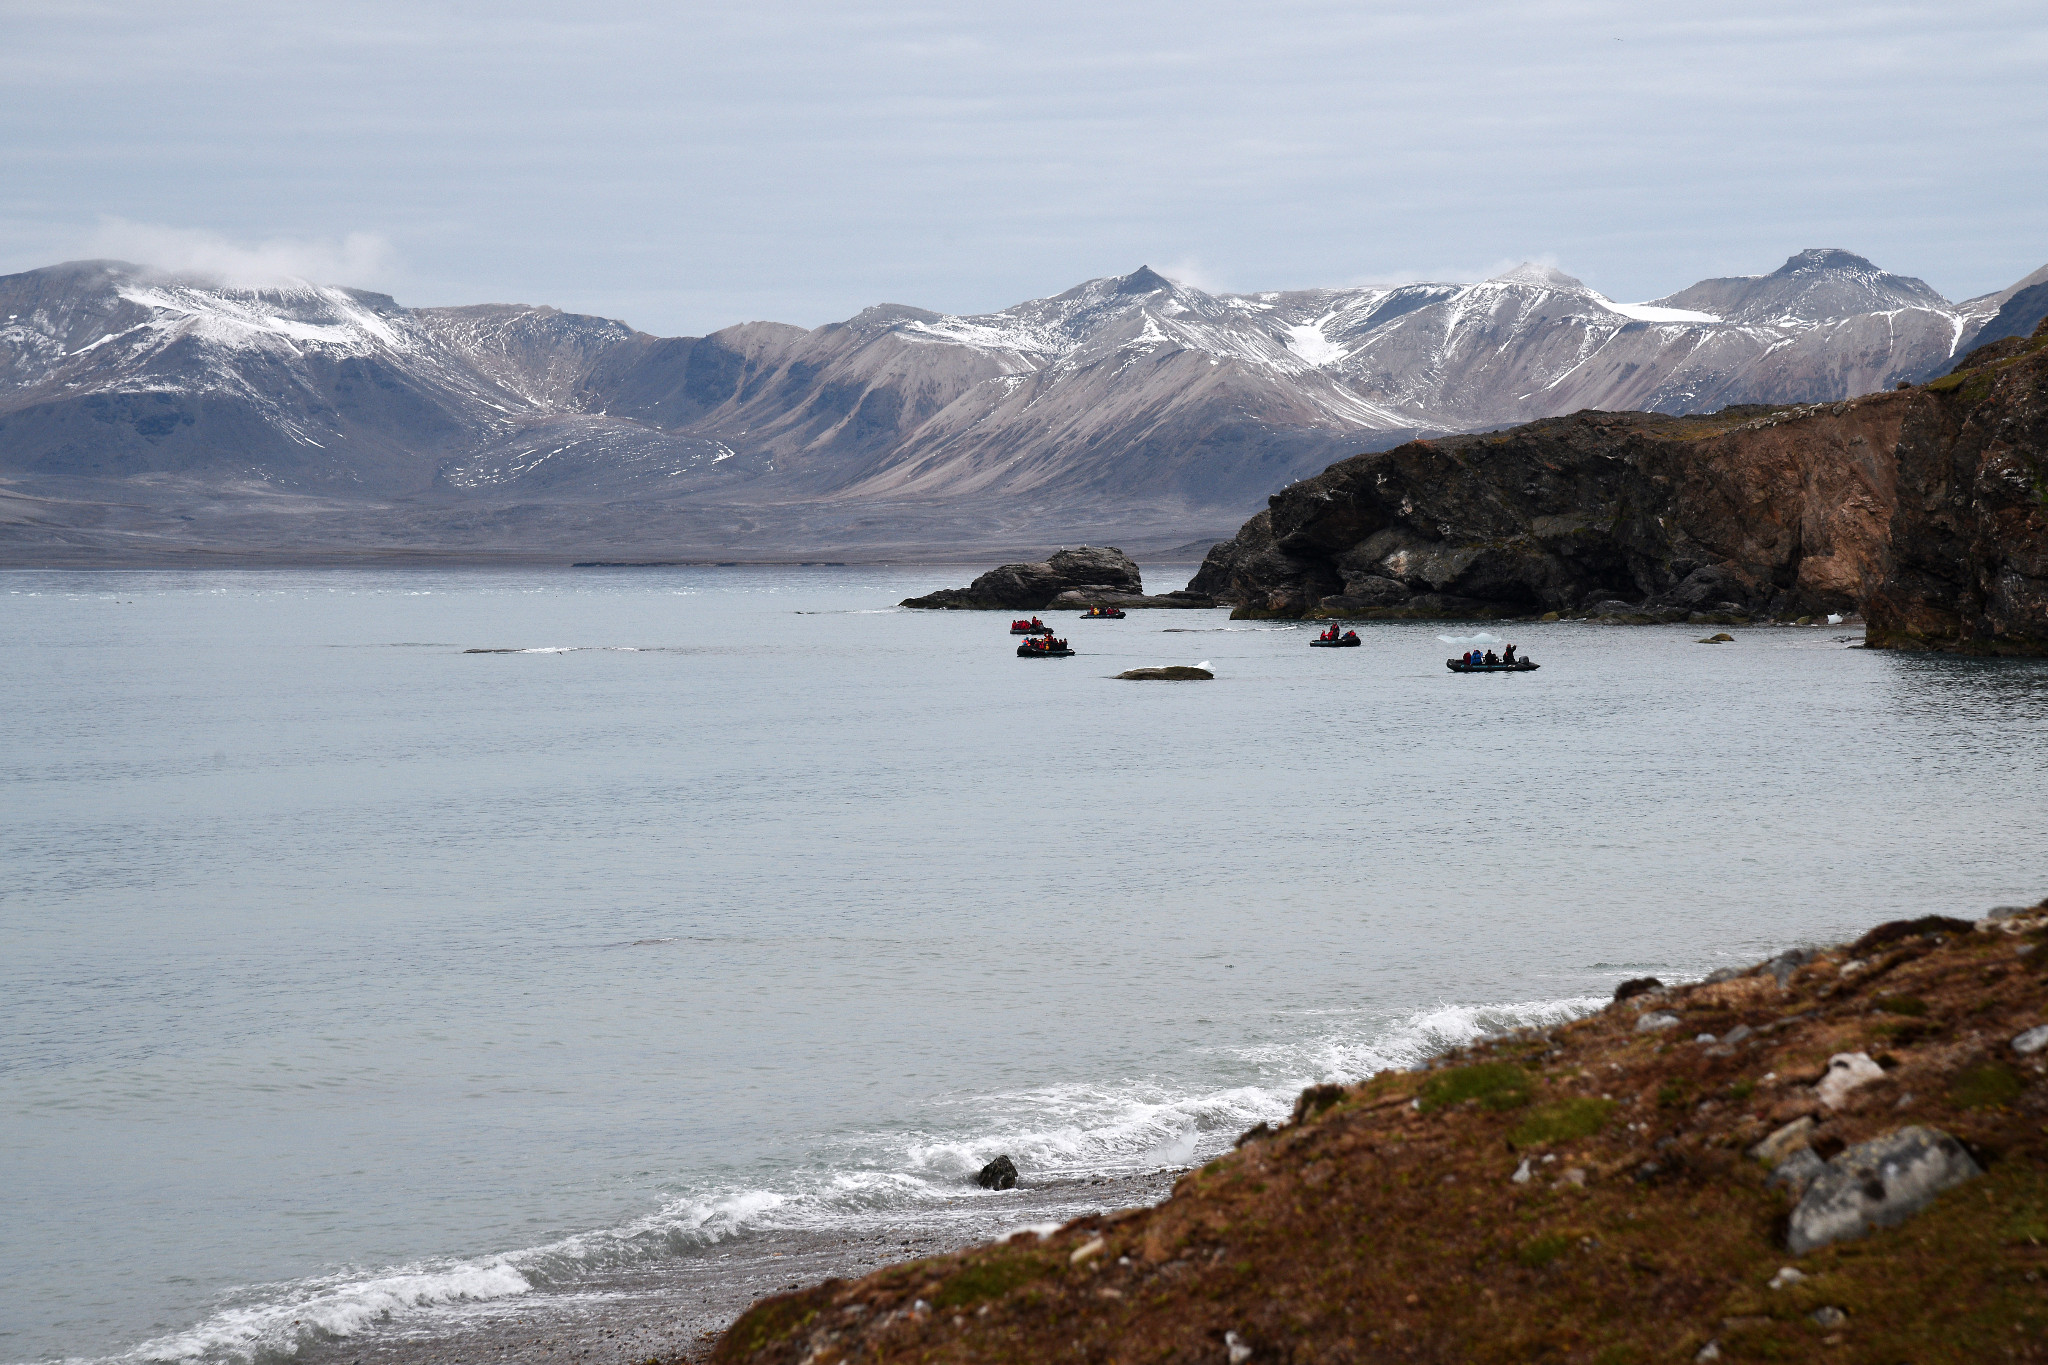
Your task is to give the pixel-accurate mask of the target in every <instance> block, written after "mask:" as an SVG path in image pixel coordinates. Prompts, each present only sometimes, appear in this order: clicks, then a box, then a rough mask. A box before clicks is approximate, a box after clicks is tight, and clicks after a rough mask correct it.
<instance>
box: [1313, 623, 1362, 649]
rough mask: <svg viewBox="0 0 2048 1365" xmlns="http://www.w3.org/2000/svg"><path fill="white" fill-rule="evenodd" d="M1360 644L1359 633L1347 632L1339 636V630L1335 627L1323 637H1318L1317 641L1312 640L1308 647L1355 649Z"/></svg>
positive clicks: (1325, 632)
mask: <svg viewBox="0 0 2048 1365" xmlns="http://www.w3.org/2000/svg"><path fill="white" fill-rule="evenodd" d="M1358 644H1359V639H1358V632H1357V631H1355V630H1347V631H1345V632H1344V633H1343V634H1342V635H1339V634H1338V633H1337V628H1336V627H1335V626H1331V627H1330V628H1329V629H1328V630H1326V631H1324V632H1323V633H1322V634H1321V635H1318V636H1316V638H1315V639H1313V640H1310V641H1309V642H1308V647H1309V648H1310V649H1354V648H1356V647H1357V646H1358Z"/></svg>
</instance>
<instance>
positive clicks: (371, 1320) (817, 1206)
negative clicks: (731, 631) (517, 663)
mask: <svg viewBox="0 0 2048 1365" xmlns="http://www.w3.org/2000/svg"><path fill="white" fill-rule="evenodd" d="M636 946H637V945H636ZM1604 1003H1605V1000H1604V997H1595V996H1585V997H1575V998H1570V999H1561V1000H1543V1001H1528V1002H1520V1003H1511V1004H1496V1005H1457V1004H1444V1005H1439V1006H1435V1007H1433V1008H1430V1009H1426V1010H1419V1011H1415V1012H1413V1013H1410V1014H1407V1015H1404V1016H1398V1017H1391V1018H1390V1017H1388V1016H1386V1015H1384V1014H1374V1013H1369V1012H1365V1011H1359V1012H1356V1013H1351V1012H1347V1011H1332V1012H1326V1013H1327V1014H1335V1015H1337V1016H1338V1017H1339V1018H1340V1019H1342V1020H1343V1022H1339V1023H1337V1024H1336V1026H1334V1027H1324V1028H1321V1029H1318V1030H1315V1031H1310V1032H1304V1033H1303V1034H1302V1035H1301V1036H1298V1037H1296V1038H1294V1039H1291V1040H1287V1041H1283V1042H1275V1043H1270V1044H1264V1045H1259V1046H1255V1047H1246V1048H1233V1049H1224V1050H1221V1051H1220V1052H1219V1053H1218V1054H1217V1055H1219V1056H1221V1057H1224V1058H1227V1059H1228V1061H1229V1067H1228V1070H1231V1071H1241V1072H1244V1073H1246V1083H1244V1084H1240V1085H1229V1086H1224V1087H1221V1088H1214V1089H1205V1090H1199V1091H1196V1090H1189V1089H1187V1088H1185V1087H1183V1086H1180V1085H1177V1084H1175V1083H1174V1082H1173V1081H1171V1080H1157V1079H1143V1078H1141V1079H1124V1080H1117V1081H1106V1082H1069V1083H1063V1084H1055V1085H1048V1086H1039V1087H1033V1088H1028V1089H1024V1090H1018V1091H1013V1092H1006V1093H999V1094H991V1095H980V1096H971V1097H963V1098H961V1099H959V1100H957V1101H953V1102H950V1103H949V1104H948V1105H946V1106H944V1107H946V1108H950V1109H955V1110H957V1111H960V1117H961V1122H960V1124H959V1125H958V1128H957V1130H956V1131H954V1132H952V1133H937V1132H933V1133H919V1134H903V1133H897V1134H882V1133H870V1134H862V1135H856V1136H853V1137H849V1138H846V1139H843V1140H839V1141H835V1142H832V1143H829V1144H828V1151H829V1152H830V1153H832V1155H831V1156H829V1157H828V1158H827V1159H826V1160H825V1161H824V1162H823V1164H821V1165H818V1166H814V1167H810V1168H807V1169H804V1170H798V1171H793V1172H791V1173H789V1175H788V1176H787V1177H786V1178H785V1179H784V1181H783V1182H781V1183H782V1187H781V1188H778V1189H760V1188H726V1189H721V1190H711V1191H702V1192H698V1193H694V1194H690V1195H686V1196H684V1197H680V1198H677V1199H674V1200H672V1201H670V1202H668V1203H666V1204H664V1205H663V1206H661V1207H660V1208H658V1209H656V1210H655V1211H653V1212H651V1213H649V1214H647V1215H646V1216H644V1217H641V1218H638V1219H634V1220H631V1221H629V1222H627V1223H624V1224H622V1225H620V1226H617V1227H612V1228H601V1229H596V1230H593V1231H589V1232H584V1233H578V1234H576V1235H574V1236H570V1237H565V1238H561V1239H559V1240H557V1241H554V1242H550V1243H547V1244H545V1245H542V1246H535V1247H528V1248H525V1249H523V1250H519V1251H512V1252H505V1253H501V1254H496V1255H490V1256H482V1257H476V1258H471V1259H467V1260H464V1259H453V1258H450V1259H444V1260H434V1261H421V1262H416V1263H413V1264H409V1265H405V1266H399V1267H395V1268H390V1269H385V1270H380V1271H374V1272H365V1271H345V1272H341V1273H337V1274H334V1275H328V1276H322V1277H314V1278H309V1279H305V1280H299V1281H294V1282H290V1283H285V1284H274V1285H258V1286H250V1287H248V1288H246V1289H242V1290H237V1291H233V1292H232V1294H231V1297H234V1298H241V1299H243V1300H245V1301H244V1302H242V1303H239V1304H236V1305H234V1306H231V1307H226V1308H223V1309H221V1310H220V1311H218V1312H216V1313H214V1314H213V1315H212V1316H211V1317H208V1318H207V1319H206V1320H205V1321H203V1322H200V1323H198V1324H197V1325H195V1326H193V1327H191V1328H189V1329H186V1330H184V1331H181V1332H176V1333H172V1334H169V1335H166V1336H161V1337H157V1338H154V1339H152V1340H150V1341H146V1342H144V1343H142V1344H141V1345H139V1346H136V1347H134V1348H133V1349H131V1350H129V1351H127V1352H125V1353H123V1354H122V1355H119V1356H116V1357H112V1358H111V1359H112V1361H118V1362H124V1363H127V1365H134V1363H137V1362H158V1361H161V1362H186V1361H191V1362H198V1361H209V1362H211V1361H234V1362H250V1363H251V1365H255V1363H256V1362H262V1361H266V1360H275V1359H283V1358H288V1357H290V1356H292V1355H295V1354H296V1353H297V1352H298V1351H299V1349H300V1348H301V1347H303V1346H305V1345H308V1344H310V1343H313V1342H316V1341H321V1340H333V1339H337V1338H345V1337H351V1336H355V1335H358V1334H360V1333H362V1332H364V1331H366V1330H372V1329H375V1328H378V1327H382V1326H386V1325H389V1324H394V1323H398V1322H400V1321H403V1320H407V1319H414V1320H417V1319H419V1318H421V1317H422V1316H423V1315H427V1314H436V1313H438V1314H450V1313H454V1314H462V1313H464V1312H469V1313H475V1312H479V1311H484V1309H485V1306H487V1305H489V1304H492V1303H494V1302H496V1301H499V1300H505V1299H509V1298H512V1297H514V1296H519V1295H529V1294H534V1293H538V1292H544V1291H545V1292H551V1293H561V1292H565V1291H572V1290H573V1287H574V1286H575V1285H576V1283H577V1282H578V1281H579V1280H581V1279H582V1278H583V1277H585V1276H586V1275H588V1274H589V1273H591V1272H594V1271H598V1270H603V1269H606V1268H616V1267H630V1266H634V1265H640V1264H646V1263H648V1262H650V1261H653V1260H656V1259H662V1258H670V1257H674V1256H677V1255H679V1254H687V1253H689V1252H691V1251H693V1250H696V1249H701V1248H705V1247H709V1246H712V1245H714V1244H716V1243H719V1242H722V1241H725V1240H726V1239H728V1238H731V1237H733V1236H735V1235H738V1234H741V1233H746V1232H753V1231H778V1230H800V1231H818V1230H824V1229H854V1228H861V1227H868V1228H881V1229H888V1230H891V1231H895V1230H901V1229H904V1228H905V1227H906V1226H909V1225H914V1224H917V1223H919V1222H921V1221H923V1220H924V1219H926V1218H945V1219H948V1220H958V1219H959V1218H961V1217H963V1216H965V1217H970V1218H973V1219H975V1220H976V1221H980V1220H983V1219H987V1218H992V1217H994V1218H997V1221H990V1222H988V1223H987V1225H986V1230H985V1231H984V1232H981V1233H979V1234H977V1235H983V1236H993V1235H998V1233H999V1229H1000V1220H999V1210H1000V1209H1001V1208H1002V1207H1004V1206H1005V1203H1004V1201H1006V1200H1007V1199H1010V1198H1014V1196H1013V1195H1009V1194H1007V1193H1005V1192H997V1191H985V1190H981V1189H979V1188H977V1187H976V1186H975V1185H974V1183H973V1176H974V1174H975V1173H976V1172H977V1171H979V1170H980V1169H981V1167H982V1166H983V1165H985V1164H986V1163H987V1162H988V1161H990V1160H991V1159H993V1158H994V1157H995V1156H997V1155H1008V1156H1009V1157H1011V1159H1012V1160H1014V1161H1015V1162H1016V1163H1017V1165H1018V1166H1019V1168H1020V1169H1021V1170H1022V1171H1023V1172H1024V1177H1025V1183H1026V1185H1027V1186H1042V1185H1044V1184H1045V1183H1046V1182H1059V1181H1062V1180H1067V1181H1075V1182H1077V1185H1076V1188H1075V1189H1074V1192H1073V1200H1074V1201H1076V1202H1075V1211H1076V1212H1080V1211H1082V1207H1081V1206H1082V1204H1084V1203H1086V1202H1087V1201H1089V1200H1092V1199H1094V1198H1096V1197H1097V1196H1095V1195H1092V1194H1090V1193H1089V1192H1088V1188H1087V1186H1086V1185H1085V1184H1079V1183H1078V1182H1080V1181H1083V1180H1085V1179H1087V1178H1091V1177H1098V1176H1116V1175H1135V1174H1145V1173H1152V1172H1159V1171H1170V1170H1176V1169H1182V1168H1186V1167H1189V1166H1192V1165H1194V1164H1196V1163H1197V1162H1199V1161H1203V1160H1207V1159H1209V1158H1211V1157H1214V1156H1215V1155H1217V1154H1219V1153H1221V1152H1224V1151H1227V1150H1228V1149H1229V1147H1230V1144H1231V1142H1232V1141H1233V1140H1234V1139H1235V1138H1236V1136H1237V1135H1238V1134H1240V1133H1242V1132H1243V1131H1244V1130H1245V1129H1247V1128H1250V1127H1252V1126H1253V1125H1255V1124H1257V1123H1259V1122H1261V1121H1265V1122H1272V1121H1276V1120H1280V1119H1284V1118H1286V1117H1287V1115H1288V1114H1289V1113H1290V1112H1291V1110H1292V1107H1293V1104H1294V1099H1295V1096H1296V1095H1297V1094H1299V1093H1300V1091H1301V1089H1302V1088H1303V1087H1304V1086H1308V1085H1313V1084H1318V1083H1322V1082H1327V1081H1351V1080H1358V1079H1362V1078H1363V1077H1365V1076H1368V1075H1371V1074H1372V1073H1374V1072H1377V1071H1382V1070H1387V1069H1390V1068H1405V1067H1411V1066H1413V1065H1415V1064H1416V1063H1418V1062H1420V1061H1421V1060H1423V1059H1425V1058H1427V1057H1429V1056H1430V1055H1432V1054H1434V1053H1438V1052H1441V1051H1443V1050H1444V1049H1446V1048H1450V1047H1455V1046H1459V1045H1462V1044H1465V1043H1469V1042H1472V1041H1473V1040H1475V1039H1477V1038H1479V1037H1482V1036H1487V1035H1492V1034H1500V1033H1506V1032H1509V1031H1512V1030H1515V1029H1519V1028H1527V1027H1531V1026H1536V1027H1543V1026H1549V1025H1553V1024H1559V1023H1564V1022H1566V1021H1568V1020H1570V1019H1574V1018H1577V1017H1579V1016H1581V1015H1583V1014H1586V1013H1588V1012H1590V1011H1591V1010H1594V1009H1597V1008H1598V1007H1599V1006H1600V1005H1602V1004H1604ZM983 1201H986V1202H983ZM1060 1202H1061V1201H1060V1200H1059V1199H1057V1198H1056V1199H1055V1200H1054V1206H1053V1208H1052V1209H1048V1210H1047V1211H1057V1209H1058V1207H1059V1204H1060ZM963 1205H964V1206H965V1207H964V1208H963ZM984 1210H985V1212H982V1211H984ZM1012 1216H1014V1215H1012ZM1058 1226H1059V1224H1057V1223H1054V1224H1045V1225H1032V1226H1031V1227H1030V1229H1029V1230H1033V1231H1040V1232H1041V1235H1042V1234H1043V1231H1044V1230H1048V1229H1051V1228H1057V1227H1058ZM1018 1230H1020V1229H1018V1228H1014V1227H1013V1228H1011V1229H1010V1231H1011V1232H1015V1231H1018Z"/></svg>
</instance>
